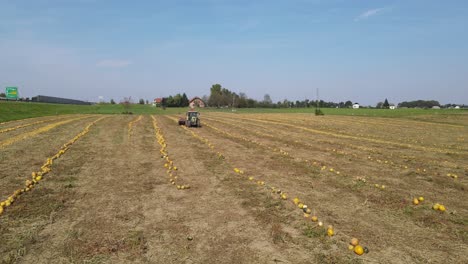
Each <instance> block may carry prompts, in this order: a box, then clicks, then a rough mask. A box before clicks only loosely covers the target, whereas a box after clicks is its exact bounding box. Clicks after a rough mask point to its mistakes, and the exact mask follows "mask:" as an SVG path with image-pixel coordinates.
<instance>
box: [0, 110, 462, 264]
mask: <svg viewBox="0 0 468 264" xmlns="http://www.w3.org/2000/svg"><path fill="white" fill-rule="evenodd" d="M74 117H76V116H66V117H65V116H63V117H62V118H63V119H66V118H74ZM97 118H99V117H97V116H86V117H85V118H83V119H80V120H76V121H72V122H70V123H66V124H64V125H62V126H58V127H56V128H54V129H51V130H49V131H47V132H44V133H41V134H38V135H36V136H34V137H31V138H26V139H24V140H22V141H20V142H17V143H15V144H12V145H9V146H6V147H5V148H3V149H1V150H0V151H1V152H0V164H1V166H0V201H3V200H5V199H6V198H7V197H8V195H10V194H11V193H13V192H14V191H15V190H16V189H18V188H23V185H24V181H25V180H26V179H30V175H31V171H36V170H38V169H39V168H40V166H41V165H42V164H43V163H44V162H45V161H46V160H47V158H48V157H50V156H52V155H54V154H55V153H56V152H57V151H58V150H59V149H60V147H61V146H62V145H63V144H64V143H65V142H67V141H68V140H70V139H71V138H73V137H74V136H75V135H77V134H78V133H79V132H80V131H82V130H83V129H84V127H85V126H86V125H87V124H89V123H90V122H92V121H94V120H96V119H97ZM137 118H138V116H128V115H112V116H108V117H107V118H105V119H103V120H101V121H99V122H98V123H96V124H95V125H94V126H93V127H91V129H90V132H89V133H88V134H87V135H85V136H84V137H82V138H80V139H79V140H78V141H77V142H76V143H75V144H74V145H72V146H71V148H70V150H69V151H67V152H66V153H65V154H64V155H63V156H62V157H60V158H59V159H57V160H56V161H55V162H54V164H53V166H52V172H51V173H49V174H48V175H46V176H45V177H44V179H43V180H42V181H41V182H40V184H38V185H37V187H35V188H34V189H33V190H32V191H31V192H28V193H25V194H23V195H21V197H20V198H19V199H17V200H16V201H15V202H14V203H13V204H12V205H11V206H10V207H7V208H5V211H4V213H3V214H2V215H0V263H32V262H34V263H444V262H445V263H466V262H467V257H466V256H468V244H467V243H468V204H467V202H466V201H468V195H467V183H468V179H467V177H468V142H467V140H468V139H467V138H466V137H467V135H468V127H467V124H468V116H466V115H457V116H456V117H450V116H449V117H443V118H441V119H437V118H436V117H433V116H427V117H425V116H420V117H418V118H417V119H411V118H409V119H408V118H405V119H403V118H398V119H397V118H392V119H389V118H372V117H341V116H324V117H315V116H310V115H305V114H220V113H204V114H203V119H202V124H203V127H202V128H190V129H184V128H182V127H179V126H178V125H177V122H176V121H175V120H177V117H176V116H158V117H156V119H157V121H158V125H159V126H160V128H161V131H162V133H163V136H164V138H165V142H166V143H167V150H168V153H169V155H170V157H171V159H172V160H173V162H174V164H173V165H174V166H177V168H178V169H177V171H176V172H173V173H176V174H177V177H178V179H180V181H181V182H184V183H186V184H189V185H190V186H191V188H190V189H188V190H179V189H177V188H176V186H175V185H172V184H171V183H170V181H169V177H168V173H167V168H165V167H164V164H165V159H164V158H163V157H162V156H161V154H160V152H159V150H160V145H159V144H158V142H157V139H156V136H155V131H154V128H153V125H152V121H153V120H152V118H151V117H150V116H143V118H142V119H141V120H138V121H137ZM49 119H50V120H49ZM39 120H46V121H45V122H43V123H39V124H35V125H31V126H26V127H23V128H20V129H17V130H13V131H9V132H5V133H2V134H0V141H2V140H6V139H8V138H9V137H11V136H18V135H21V134H22V133H27V132H30V131H33V130H34V129H37V128H39V127H41V126H45V125H47V124H50V123H53V122H58V120H57V119H54V118H50V117H49V118H37V119H27V120H24V121H18V122H9V123H5V124H0V130H1V129H4V128H8V127H14V126H17V125H20V124H28V123H32V122H37V121H39ZM60 120H62V119H60ZM132 121H133V122H132ZM129 124H130V126H131V133H130V134H129V131H130V130H129ZM190 131H191V132H193V134H192V133H191V132H190ZM207 142H209V143H210V144H211V145H208V144H207ZM210 146H211V147H210ZM221 155H222V156H221ZM324 167H325V168H324ZM234 168H236V169H239V170H242V171H243V172H244V173H243V174H240V173H236V172H235V171H234V170H233V169H234ZM338 172H339V173H338ZM447 175H450V176H447ZM453 175H456V178H455V177H453ZM249 177H252V179H254V180H249ZM363 179H365V182H364V181H363ZM257 181H260V182H257ZM261 182H264V183H265V184H262V183H261ZM376 184H377V186H378V187H376ZM382 185H384V186H385V188H383V189H382ZM271 187H274V188H275V192H272V190H271ZM278 189H280V190H281V191H282V192H284V193H286V194H287V196H288V198H287V199H286V200H283V199H281V198H280V196H279V195H278V193H277V191H276V190H278ZM419 196H423V197H424V198H425V200H424V202H422V203H421V204H419V205H413V203H412V201H413V198H415V197H419ZM294 197H298V198H300V199H301V201H302V202H303V203H304V204H307V205H308V207H309V208H311V209H312V210H313V214H314V215H316V216H317V217H318V218H319V220H320V221H322V222H323V224H324V226H323V227H318V226H317V224H316V223H314V222H312V221H311V220H309V219H306V218H304V216H303V212H302V210H300V209H298V208H297V206H296V205H294V203H293V202H292V198H294ZM434 203H441V204H443V205H445V206H446V208H447V210H446V212H444V213H442V212H439V211H434V210H432V209H431V208H432V206H433V204H434ZM328 225H333V227H334V230H335V235H334V236H333V237H329V236H327V235H326V227H327V226H328ZM353 237H356V238H358V239H359V240H360V241H361V244H362V245H363V246H365V247H367V248H368V249H369V253H367V254H364V255H362V256H357V255H356V254H354V252H353V251H350V250H348V245H349V242H350V240H351V238H353Z"/></svg>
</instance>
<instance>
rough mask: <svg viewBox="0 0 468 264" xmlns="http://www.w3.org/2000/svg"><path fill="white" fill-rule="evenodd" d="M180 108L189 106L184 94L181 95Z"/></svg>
mask: <svg viewBox="0 0 468 264" xmlns="http://www.w3.org/2000/svg"><path fill="white" fill-rule="evenodd" d="M180 106H182V107H187V106H189V99H188V97H187V95H186V94H185V93H183V94H182V99H181V102H180Z"/></svg>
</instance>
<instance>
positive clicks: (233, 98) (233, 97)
mask: <svg viewBox="0 0 468 264" xmlns="http://www.w3.org/2000/svg"><path fill="white" fill-rule="evenodd" d="M235 98H236V97H235V95H234V94H233V95H232V110H231V112H234V100H235Z"/></svg>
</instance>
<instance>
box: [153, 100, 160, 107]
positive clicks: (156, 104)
mask: <svg viewBox="0 0 468 264" xmlns="http://www.w3.org/2000/svg"><path fill="white" fill-rule="evenodd" d="M153 105H154V106H161V105H162V98H155V99H154V101H153Z"/></svg>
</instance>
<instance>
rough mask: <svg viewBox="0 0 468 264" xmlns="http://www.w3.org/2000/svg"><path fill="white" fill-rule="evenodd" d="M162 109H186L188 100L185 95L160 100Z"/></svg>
mask: <svg viewBox="0 0 468 264" xmlns="http://www.w3.org/2000/svg"><path fill="white" fill-rule="evenodd" d="M161 104H162V106H163V107H187V106H189V99H188V97H187V95H186V94H185V93H183V94H180V93H178V94H176V95H174V96H172V95H170V96H169V97H164V98H162V102H161Z"/></svg>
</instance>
